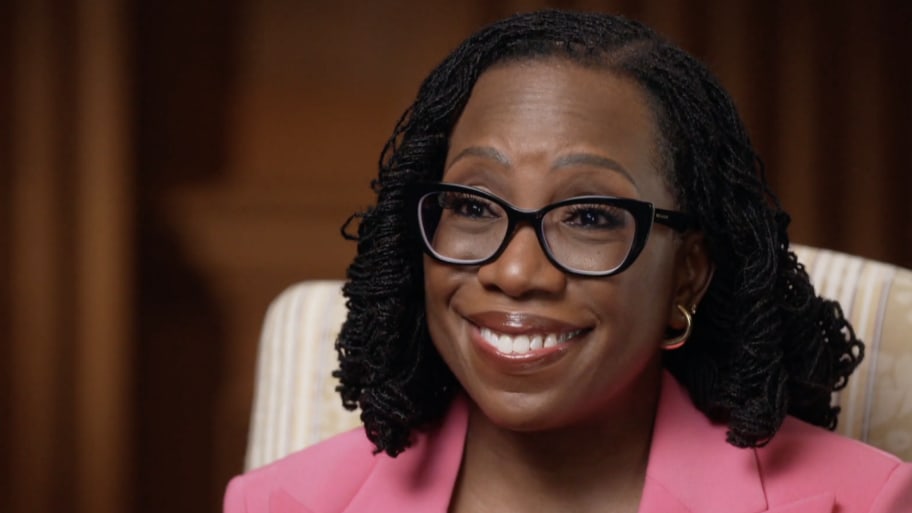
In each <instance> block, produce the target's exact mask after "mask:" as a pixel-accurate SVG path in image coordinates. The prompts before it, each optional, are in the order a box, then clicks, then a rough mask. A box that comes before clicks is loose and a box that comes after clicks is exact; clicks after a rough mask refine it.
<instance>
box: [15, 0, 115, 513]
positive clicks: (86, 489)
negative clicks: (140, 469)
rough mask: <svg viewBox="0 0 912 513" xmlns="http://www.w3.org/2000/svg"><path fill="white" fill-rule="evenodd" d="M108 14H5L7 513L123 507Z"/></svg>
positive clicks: (77, 9) (41, 5)
mask: <svg viewBox="0 0 912 513" xmlns="http://www.w3.org/2000/svg"><path fill="white" fill-rule="evenodd" d="M121 8H122V5H121V2H120V1H119V0H100V1H93V2H72V3H70V2H53V1H49V0H43V1H42V0H37V1H31V0H21V1H17V2H12V3H11V4H7V6H6V7H5V9H6V12H4V14H8V18H7V19H9V20H10V21H9V23H8V28H9V32H8V33H7V35H6V36H5V39H8V41H7V42H8V43H9V48H10V50H9V54H8V55H9V59H8V60H9V68H10V70H11V72H10V73H9V74H8V75H5V76H4V77H2V78H0V80H2V81H3V84H4V85H3V91H7V92H8V94H9V98H10V99H9V102H8V103H5V105H9V107H10V113H9V116H4V117H3V118H2V119H0V123H2V124H3V130H2V133H3V134H4V135H5V137H6V138H5V141H4V144H3V146H2V147H3V148H8V155H5V156H4V158H3V159H2V160H0V162H2V163H3V165H4V169H3V181H2V183H3V185H4V187H5V190H4V191H3V193H2V195H0V198H2V199H3V204H2V205H0V210H2V211H3V215H2V216H0V220H3V221H4V229H3V230H2V231H0V234H2V235H3V237H4V240H3V244H4V246H5V252H4V255H5V257H4V258H3V259H2V260H0V263H2V264H3V269H2V271H3V273H4V275H5V276H7V277H8V282H0V283H2V284H3V285H4V290H3V291H2V293H3V295H4V301H2V302H0V307H2V308H3V309H4V312H3V316H2V318H3V319H5V320H7V321H8V326H5V327H4V329H3V331H2V336H3V337H4V339H5V340H3V342H4V345H5V348H4V356H7V357H8V361H7V362H6V363H5V364H4V365H3V368H2V370H3V372H5V373H7V375H6V376H5V378H4V381H5V387H6V389H7V390H8V391H7V393H6V394H5V395H4V396H3V397H2V398H0V400H2V404H0V406H2V410H3V413H4V418H3V422H4V424H5V428H4V429H3V431H2V432H0V433H2V436H3V437H4V440H3V445H2V446H3V447H4V448H5V449H7V450H8V454H4V455H3V460H4V463H3V464H4V465H5V466H6V468H5V470H4V473H3V475H4V476H8V479H9V483H8V486H9V488H8V490H6V493H7V497H5V498H2V499H0V509H2V510H3V511H9V512H11V513H20V512H23V513H24V512H29V511H55V512H69V511H73V512H86V513H88V512H102V513H106V512H111V513H113V512H117V511H124V510H125V509H126V507H125V505H126V496H127V495H128V494H129V489H130V488H129V474H130V472H129V464H130V458H129V453H128V448H129V444H128V440H127V439H126V437H127V435H128V433H129V431H128V429H129V411H128V410H129V408H128V405H129V397H128V394H129V392H130V390H131V389H132V386H131V381H130V374H129V371H130V366H131V363H132V362H131V361H130V342H129V338H128V337H129V335H130V331H131V326H132V320H131V312H132V307H131V302H132V298H131V284H130V282H131V280H130V275H131V270H130V268H131V255H130V251H129V248H130V244H131V241H130V238H129V236H128V233H129V231H130V224H131V219H132V213H131V208H132V207H131V200H130V196H131V194H130V190H131V189H130V180H129V177H130V176H131V174H132V173H131V170H130V165H129V162H128V158H127V155H128V154H129V147H130V144H129V134H128V133H127V132H126V131H125V130H124V127H125V126H126V125H127V118H126V105H127V98H126V92H127V90H128V89H127V84H126V81H125V76H126V75H125V63H124V50H125V48H124V39H125V38H124V37H123V32H122V28H123V23H122V21H121V18H122V16H121V13H120V9H121ZM7 414H8V419H7Z"/></svg>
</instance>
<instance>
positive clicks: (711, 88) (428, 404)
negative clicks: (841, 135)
mask: <svg viewBox="0 0 912 513" xmlns="http://www.w3.org/2000/svg"><path fill="white" fill-rule="evenodd" d="M533 59H563V60H568V61H570V62H574V63H576V64H578V65H581V66H586V67H595V68H600V69H605V70H608V71H610V72H612V73H614V74H616V75H618V76H622V77H627V78H629V79H632V80H633V81H635V82H636V83H637V84H639V86H640V87H641V88H642V89H643V90H644V91H645V92H646V94H647V96H648V98H649V101H650V103H651V105H650V106H651V108H652V110H653V111H654V112H655V114H656V117H657V119H658V122H659V128H660V132H661V139H662V140H661V141H658V147H659V152H660V154H661V155H660V156H661V157H662V160H663V161H664V166H663V167H664V168H665V169H666V172H667V181H668V183H669V185H670V187H671V189H672V190H673V191H674V192H675V194H676V197H677V202H678V203H679V207H680V208H681V209H682V210H684V211H686V212H689V213H690V214H691V215H692V216H694V218H695V219H697V223H698V225H699V229H700V230H701V231H702V232H703V233H704V235H705V239H706V241H707V245H708V248H709V253H710V257H711V259H712V260H713V262H714V263H715V266H716V268H715V274H714V277H713V280H712V283H711V284H710V286H709V289H708V291H707V293H706V296H705V297H704V300H703V302H702V304H701V307H700V312H699V313H698V315H697V316H696V317H695V320H694V331H693V334H692V337H691V339H690V341H689V342H688V343H687V344H686V345H685V346H684V347H683V348H681V349H679V350H677V351H671V352H668V353H667V354H666V356H665V360H664V365H665V366H666V367H667V368H668V369H669V370H670V371H671V372H672V373H673V374H674V375H675V376H676V378H677V379H678V380H679V381H680V382H681V383H682V384H683V386H684V387H686V388H687V389H688V390H689V392H690V394H691V397H692V398H693V401H694V403H695V404H696V406H697V407H698V408H699V409H700V410H702V411H703V412H704V413H705V414H706V415H708V416H709V418H711V419H713V420H715V421H719V422H725V423H727V425H728V428H729V430H728V442H729V443H731V444H733V445H736V446H739V447H754V446H760V445H763V444H765V443H766V442H768V441H769V440H770V439H771V437H772V436H773V435H774V434H775V433H776V431H777V429H778V428H779V426H780V425H781V424H782V421H783V419H784V418H785V416H786V415H787V414H791V415H794V416H796V417H798V418H801V419H803V420H805V421H808V422H811V423H813V424H817V425H820V426H824V427H827V428H830V429H833V428H834V427H835V425H836V416H837V414H838V408H836V407H833V406H831V404H830V397H831V394H832V392H833V391H834V390H838V389H840V388H841V387H843V386H845V384H846V380H847V378H848V376H849V375H850V374H851V372H852V371H853V370H854V369H855V367H856V366H857V365H858V363H859V362H860V361H861V358H862V355H863V345H862V344H861V342H860V341H858V340H857V339H856V338H855V334H854V332H853V331H852V328H851V326H850V325H849V324H848V322H847V321H846V320H845V319H844V317H843V314H842V311H841V310H840V308H839V305H838V304H837V303H835V302H832V301H827V300H824V299H821V298H819V297H817V295H816V293H815V292H814V289H813V287H812V286H811V284H810V282H809V279H808V275H807V273H806V272H805V270H804V268H803V266H802V265H801V264H800V263H799V262H798V261H797V259H796V257H795V254H794V253H792V252H791V251H790V250H789V242H788V236H787V233H786V227H787V226H788V223H789V217H788V215H787V214H786V213H785V212H784V211H783V210H782V208H781V206H780V205H779V202H778V200H777V199H776V198H775V196H774V195H773V194H772V193H771V191H770V190H769V189H768V186H767V184H766V182H765V178H764V172H763V167H762V164H761V163H760V161H759V159H758V157H757V156H756V154H755V152H754V150H753V147H752V146H751V143H750V141H749V139H748V136H747V134H746V132H745V129H744V127H743V124H742V122H741V120H740V118H739V116H738V114H737V111H736V109H735V107H734V105H733V103H732V101H731V99H730V98H729V96H728V94H727V93H726V92H725V91H724V90H723V89H722V87H721V86H720V85H719V83H718V82H717V80H716V79H715V78H714V77H713V76H712V75H711V74H710V73H709V71H707V69H706V68H705V67H704V66H703V65H702V64H700V63H699V62H698V61H697V60H695V59H694V58H693V57H691V56H690V55H688V54H687V53H685V52H684V51H682V50H681V49H679V48H677V47H675V46H674V45H672V44H670V43H668V42H666V41H665V40H664V39H662V38H661V37H659V36H658V35H657V34H655V33H654V32H653V31H651V30H650V29H648V28H646V27H644V26H643V25H641V24H639V23H637V22H634V21H630V20H627V19H624V18H621V17H615V16H609V15H601V14H592V13H585V14H584V13H571V12H563V11H542V12H537V13H531V14H523V15H517V16H514V17H512V18H509V19H506V20H504V21H501V22H498V23H495V24H493V25H491V26H489V27H487V28H485V29H483V30H481V31H480V32H478V33H476V34H475V35H473V36H471V37H470V38H469V39H467V40H466V41H465V42H463V43H462V44H461V45H460V46H459V47H458V48H457V49H456V50H455V51H454V52H453V53H452V54H451V55H450V56H449V57H447V58H446V59H445V60H444V61H443V63H441V64H440V65H439V66H438V67H437V68H436V69H435V70H434V71H433V72H432V73H431V74H430V76H429V77H428V78H427V79H426V80H425V82H424V83H423V84H422V86H421V88H420V90H419V92H418V96H417V99H416V100H415V102H414V103H413V104H412V106H411V107H409V109H408V110H406V112H405V113H404V114H403V116H402V118H401V119H400V120H399V122H398V123H397V125H396V128H395V130H394V132H393V135H392V137H391V138H390V139H389V141H388V142H387V144H386V146H385V148H384V150H383V153H382V155H381V158H380V171H379V176H378V178H377V179H376V180H374V181H373V182H372V187H373V189H374V191H375V192H376V194H377V203H376V205H375V206H373V207H372V208H369V209H368V210H366V211H365V212H362V213H359V214H357V215H356V216H353V217H358V218H360V224H359V226H358V230H357V231H358V233H357V237H352V238H356V239H357V241H358V242H357V244H358V250H357V256H356V257H355V259H354V261H353V262H352V264H351V266H350V267H349V269H348V274H347V278H348V280H347V282H346V284H345V286H344V289H343V292H344V295H345V297H346V298H347V305H348V317H347V319H346V321H345V323H344V325H343V326H342V331H341V332H340V334H339V338H338V340H337V342H336V349H337V350H338V352H339V360H340V363H339V369H338V370H337V371H336V372H335V373H334V375H335V376H336V377H337V378H338V379H339V380H340V385H339V386H338V391H339V393H340V394H341V396H342V402H343V404H344V406H345V407H346V408H349V409H354V408H356V407H360V408H361V412H362V413H361V420H362V421H363V422H364V426H365V429H366V432H367V436H368V438H369V439H370V440H371V441H372V442H373V443H374V445H375V446H376V448H377V450H378V451H385V452H387V453H388V454H390V455H391V456H395V455H397V454H398V453H400V452H401V451H403V450H404V449H405V448H407V447H408V445H409V441H410V435H411V433H412V431H413V430H416V429H421V428H423V427H425V426H427V425H428V424H430V423H432V422H433V421H435V420H437V419H439V418H440V417H441V416H442V415H443V414H444V412H445V411H446V409H447V408H448V406H449V403H450V399H451V397H452V395H453V393H454V392H455V391H456V390H457V389H458V387H459V385H458V383H457V382H456V380H455V378H454V377H453V375H452V374H451V373H450V371H449V369H448V368H447V367H446V365H445V364H444V363H443V361H442V359H441V358H440V356H439V355H438V354H437V352H436V349H435V348H434V347H433V344H432V342H431V340H430V337H429V335H428V330H427V325H426V321H425V312H424V283H423V270H422V250H421V246H420V244H419V241H418V239H417V237H416V235H415V233H414V231H413V230H412V229H411V228H412V222H413V221H412V219H411V217H412V216H414V215H415V214H414V213H411V212H407V211H406V207H407V203H406V201H407V198H406V195H405V190H406V187H407V186H408V185H409V184H411V183H414V182H416V181H427V180H440V179H441V177H442V173H443V163H444V159H445V157H446V154H447V150H448V141H449V137H450V132H451V130H452V129H453V126H454V125H455V123H456V121H457V119H458V118H459V116H460V114H461V112H462V109H463V108H464V107H465V105H466V102H467V101H468V98H469V95H470V93H471V91H472V88H473V86H474V84H475V82H476V81H477V79H478V77H479V75H480V74H481V73H483V72H484V71H485V70H486V69H488V68H489V67H491V66H493V65H497V64H501V63H506V62H511V61H521V60H533ZM349 221H351V219H350V220H349Z"/></svg>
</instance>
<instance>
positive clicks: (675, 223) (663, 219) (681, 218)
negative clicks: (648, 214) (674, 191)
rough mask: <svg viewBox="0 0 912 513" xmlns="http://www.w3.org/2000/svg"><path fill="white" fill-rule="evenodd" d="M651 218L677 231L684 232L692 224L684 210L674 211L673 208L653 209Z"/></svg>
mask: <svg viewBox="0 0 912 513" xmlns="http://www.w3.org/2000/svg"><path fill="white" fill-rule="evenodd" d="M653 219H654V221H655V222H656V223H659V224H664V225H665V226H669V227H671V228H672V229H673V230H675V231H678V232H685V231H687V229H688V228H691V227H692V225H693V223H692V220H691V217H690V215H689V214H685V213H684V212H675V211H674V210H665V209H662V208H657V209H655V217H654V218H653Z"/></svg>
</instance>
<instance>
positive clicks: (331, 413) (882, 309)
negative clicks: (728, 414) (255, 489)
mask: <svg viewBox="0 0 912 513" xmlns="http://www.w3.org/2000/svg"><path fill="white" fill-rule="evenodd" d="M794 250H795V252H796V253H797V254H798V257H799V259H800V260H801V261H802V262H804V264H805V266H806V267H807V270H808V273H809V274H810V276H811V280H812V281H813V282H814V285H815V287H817V291H818V293H819V294H820V295H822V296H824V297H828V298H832V299H835V300H837V301H839V302H840V304H842V306H843V309H844V311H845V314H846V316H847V317H848V318H849V319H850V320H851V321H852V324H853V326H854V327H855V331H856V333H857V335H858V336H859V337H860V338H861V339H862V340H864V341H865V342H866V344H867V349H866V354H867V356H866V358H865V360H864V362H863V363H862V365H861V367H860V368H859V369H858V371H857V372H856V374H855V375H854V376H853V378H852V379H851V380H849V386H848V387H847V388H846V389H845V390H843V391H841V392H840V393H838V394H836V395H835V397H834V401H835V402H836V403H838V404H840V405H841V406H842V413H841V415H840V422H839V429H838V430H839V431H840V432H841V433H843V434H845V435H847V436H851V437H853V438H857V439H860V440H864V441H866V442H868V443H870V444H873V445H875V446H878V447H881V448H882V449H885V450H887V451H889V452H892V453H894V454H897V455H899V456H900V457H901V458H903V459H905V460H912V335H910V334H912V271H910V270H908V269H902V268H898V267H896V266H892V265H887V264H883V263H879V262H874V261H871V260H866V259H863V258H859V257H855V256H851V255H846V254H843V253H837V252H834V251H827V250H821V249H815V248H810V247H803V246H796V247H794ZM340 287H341V282H339V281H311V282H303V283H299V284H297V285H294V286H292V287H290V288H289V289H287V290H286V291H284V292H283V293H282V294H281V295H280V296H279V297H278V298H276V299H275V301H274V302H273V303H272V305H271V306H270V307H269V310H268V312H267V314H266V320H265V323H264V326H263V332H262V337H261V339H260V348H259V357H258V361H257V373H256V383H255V392H254V402H253V412H252V418H251V424H250V434H249V443H248V447H247V460H246V467H247V468H248V469H249V468H254V467H258V466H261V465H264V464H266V463H269V462H271V461H273V460H276V459H278V458H281V457H282V456H284V455H286V454H288V453H290V452H293V451H295V450H297V449H300V448H303V447H306V446H308V445H310V444H312V443H314V442H317V441H319V440H322V439H324V438H327V437H329V436H331V435H333V434H336V433H339V432H342V431H344V430H347V429H350V428H352V427H355V426H357V425H358V424H359V420H358V415H357V413H354V412H348V411H346V410H344V409H343V408H342V406H341V402H340V400H339V397H338V395H337V394H336V393H335V391H334V387H335V384H336V383H335V380H334V379H333V378H332V376H331V373H332V370H333V369H335V368H336V352H335V350H334V348H333V342H334V340H335V338H336V335H337V334H338V331H339V327H340V326H341V324H342V321H343V320H344V318H345V304H344V299H343V297H342V295H341V291H340Z"/></svg>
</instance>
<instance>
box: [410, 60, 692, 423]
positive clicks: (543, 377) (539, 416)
mask: <svg viewBox="0 0 912 513" xmlns="http://www.w3.org/2000/svg"><path fill="white" fill-rule="evenodd" d="M658 140H659V133H658V129H657V125H656V121H655V116H654V114H653V112H652V111H651V109H650V108H649V106H648V104H647V101H646V98H645V95H644V93H643V92H642V91H641V90H640V89H639V87H638V86H637V85H636V84H635V83H633V82H632V81H630V80H626V79H623V78H619V77H617V76H615V75H613V74H611V73H610V72H607V71H603V70H596V69H589V68H583V67H580V66H577V65H574V64H572V63H568V62H564V61H560V60H556V59H550V60H539V61H526V62H519V63H510V64H506V65H500V66H496V67H494V68H492V69H490V70H488V71H486V72H485V73H484V74H483V75H482V76H481V77H480V78H479V80H478V82H477V84H476V85H475V88H474V90H473V91H472V95H471V97H470V99H469V101H468V103H467V105H466V107H465V110H464V112H463V113H462V116H461V117H460V119H459V121H458V122H457V124H456V126H455V127H454V130H453V133H452V137H451V140H450V148H449V152H448V154H447V160H446V164H445V168H444V174H443V181H445V182H450V183H457V184H463V185H470V186H473V187H477V188H480V189H484V190H486V191H489V192H491V193H493V194H496V195H498V196H500V197H502V198H504V199H506V200H507V201H508V202H510V203H512V204H513V205H515V206H517V207H520V208H524V209H538V208H541V207H543V206H545V205H548V204H550V203H553V202H555V201H559V200H562V199H566V198H569V197H574V196H582V195H604V196H619V197H626V198H635V199H640V200H645V201H649V202H652V203H653V204H655V205H656V207H660V208H666V209H674V208H675V204H674V201H673V195H672V193H671V191H670V190H669V189H668V186H667V185H666V182H665V181H664V179H663V177H662V171H661V170H660V166H661V165H662V164H661V159H660V158H659V154H658V151H657V141H658ZM687 248H688V238H686V237H685V238H684V239H682V238H681V237H679V236H676V235H675V234H674V232H673V231H672V230H671V229H669V228H667V227H665V226H663V225H659V224H656V225H655V226H654V227H653V229H652V232H651V234H650V236H649V239H648V241H647V243H646V246H645V248H644V249H643V251H642V253H641V254H640V255H639V257H638V258H637V260H636V261H635V262H634V263H633V265H632V266H631V267H629V268H628V269H627V270H625V271H623V272H622V273H620V274H617V275H614V276H610V277H606V278H586V277H578V276H572V275H568V274H566V273H564V272H562V271H561V270H559V269H557V268H555V267H554V266H553V265H552V264H551V262H550V261H549V260H548V258H547V257H546V256H545V254H544V252H543V250H542V249H541V247H540V246H539V242H538V239H537V238H536V234H535V232H534V229H533V228H531V227H529V226H526V225H523V226H521V227H520V228H519V229H518V231H517V232H516V233H515V235H514V236H513V238H512V240H511V241H510V243H509V245H508V246H507V248H506V250H505V251H504V252H503V253H502V254H501V256H500V257H499V258H498V259H497V260H495V261H494V262H491V263H489V264H486V265H482V266H463V267H461V266H452V265H447V264H442V263H439V262H437V261H435V260H433V259H431V258H429V257H425V260H424V269H425V289H426V302H427V304H426V306H427V319H428V328H429V330H430V334H431V338H432V339H433V341H434V344H435V346H436V347H437V350H438V351H439V352H440V354H441V355H442V357H443V359H444V360H445V361H446V363H447V365H448V366H449V368H450V369H451V370H452V371H453V373H454V374H455V375H456V377H457V379H458V380H459V381H460V383H461V384H462V385H463V387H464V388H465V390H466V392H467V393H468V395H469V396H470V397H471V398H472V399H473V401H474V402H475V403H476V404H477V405H478V406H479V408H480V409H481V410H482V412H484V414H485V415H486V416H487V417H488V418H489V419H491V420H492V421H493V422H494V423H495V424H497V425H500V426H502V427H507V428H510V429H516V430H524V431H537V430H546V429H554V428H559V427H562V426H568V425H572V424H574V423H580V422H585V421H588V420H593V419H595V418H596V417H600V416H609V417H610V416H612V415H616V414H619V413H622V412H624V411H625V409H627V408H631V407H636V405H637V404H638V403H642V402H644V401H645V402H647V403H649V402H651V401H652V400H653V399H654V392H655V391H656V387H657V386H658V385H657V384H658V380H659V377H660V370H659V369H660V363H659V358H658V355H659V352H660V346H661V342H662V340H663V339H664V338H666V337H667V334H666V330H667V329H670V328H674V329H681V328H682V327H683V319H681V316H680V314H679V313H677V311H676V308H675V304H676V303H682V304H684V306H690V304H691V302H693V301H694V299H695V294H696V292H694V290H695V288H696V285H694V284H692V283H690V282H691V281H693V277H694V275H695V273H694V269H693V263H692V262H691V260H694V259H693V258H690V256H692V255H693V254H694V251H689V250H688V249H687ZM689 255H690V256H689ZM524 337H525V338H524ZM549 338H551V339H552V340H551V341H550V343H549V341H548V340H549ZM536 339H538V341H539V342H537V343H536V342H535V341H536ZM527 341H528V342H527ZM555 342H556V343H555ZM527 343H529V344H531V345H532V346H533V347H534V348H533V349H530V350H528V351H524V352H522V351H523V349H524V346H526V345H527ZM552 343H553V344H554V345H550V344H552ZM539 345H541V347H540V348H539V347H538V346H539ZM545 346H549V347H545ZM507 348H510V349H507ZM505 351H507V352H510V351H512V352H510V354H507V352H505ZM644 394H645V396H644ZM649 394H652V395H651V396H650V395H649ZM615 418H616V417H615Z"/></svg>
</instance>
